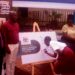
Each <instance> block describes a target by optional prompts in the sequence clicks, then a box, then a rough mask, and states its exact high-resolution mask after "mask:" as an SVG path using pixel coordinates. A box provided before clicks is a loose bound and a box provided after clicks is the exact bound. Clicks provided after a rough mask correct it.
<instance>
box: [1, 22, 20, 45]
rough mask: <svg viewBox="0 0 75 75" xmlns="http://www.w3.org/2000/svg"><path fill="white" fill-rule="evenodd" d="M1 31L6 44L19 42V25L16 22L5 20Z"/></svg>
mask: <svg viewBox="0 0 75 75" xmlns="http://www.w3.org/2000/svg"><path fill="white" fill-rule="evenodd" d="M2 33H3V35H4V39H5V41H6V43H7V44H16V43H18V42H19V25H18V23H11V22H10V21H7V22H5V23H4V24H3V25H2Z"/></svg>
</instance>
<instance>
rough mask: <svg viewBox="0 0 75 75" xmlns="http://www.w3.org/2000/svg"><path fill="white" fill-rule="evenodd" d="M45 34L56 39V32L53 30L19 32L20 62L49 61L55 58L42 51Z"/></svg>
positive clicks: (44, 46)
mask: <svg viewBox="0 0 75 75" xmlns="http://www.w3.org/2000/svg"><path fill="white" fill-rule="evenodd" d="M46 36H50V37H51V39H52V40H57V38H56V33H55V32H54V31H52V32H22V33H19V40H20V53H21V59H22V64H30V63H36V62H41V61H48V60H49V61H50V60H54V59H55V58H52V57H50V56H49V55H47V54H46V53H45V52H44V49H45V48H46V45H45V44H44V38H45V37H46ZM49 52H50V51H49Z"/></svg>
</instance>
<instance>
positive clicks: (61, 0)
mask: <svg viewBox="0 0 75 75" xmlns="http://www.w3.org/2000/svg"><path fill="white" fill-rule="evenodd" d="M13 1H34V2H57V3H75V0H13Z"/></svg>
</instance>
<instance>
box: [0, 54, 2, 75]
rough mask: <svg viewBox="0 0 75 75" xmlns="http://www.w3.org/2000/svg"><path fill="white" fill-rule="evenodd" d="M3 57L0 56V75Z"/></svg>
mask: <svg viewBox="0 0 75 75" xmlns="http://www.w3.org/2000/svg"><path fill="white" fill-rule="evenodd" d="M2 63H3V55H0V75H1V73H2Z"/></svg>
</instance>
